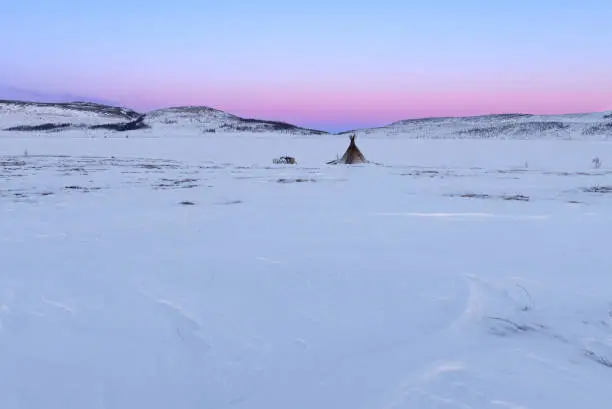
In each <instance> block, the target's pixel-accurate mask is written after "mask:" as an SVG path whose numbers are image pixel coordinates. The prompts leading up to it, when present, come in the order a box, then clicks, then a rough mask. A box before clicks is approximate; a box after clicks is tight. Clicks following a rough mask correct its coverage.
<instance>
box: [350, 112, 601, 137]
mask: <svg viewBox="0 0 612 409" xmlns="http://www.w3.org/2000/svg"><path fill="white" fill-rule="evenodd" d="M358 132H359V133H361V134H366V135H375V136H380V135H385V136H394V135H401V137H403V138H405V137H408V138H413V139H533V138H534V137H537V139H608V138H611V137H612V114H611V113H605V112H598V113H585V114H565V115H531V114H498V115H481V116H471V117H440V118H420V119H407V120H402V121H397V122H393V123H391V124H389V125H387V126H383V127H380V128H370V129H361V130H358ZM343 133H348V132H343Z"/></svg>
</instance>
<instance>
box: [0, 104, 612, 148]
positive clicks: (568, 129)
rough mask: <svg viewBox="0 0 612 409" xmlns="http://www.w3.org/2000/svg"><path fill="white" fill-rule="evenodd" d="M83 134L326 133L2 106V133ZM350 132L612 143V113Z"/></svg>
mask: <svg viewBox="0 0 612 409" xmlns="http://www.w3.org/2000/svg"><path fill="white" fill-rule="evenodd" d="M83 129H86V130H89V131H96V130H100V131H105V132H125V131H137V130H141V131H143V132H145V134H147V135H167V133H168V132H172V133H177V134H181V135H192V136H194V135H196V136H197V135H202V134H208V133H217V132H219V133H237V132H248V133H262V132H266V133H284V134H293V135H323V134H327V132H325V131H320V130H315V129H308V128H303V127H299V126H296V125H292V124H288V123H285V122H279V121H269V120H263V119H253V118H243V117H240V116H237V115H233V114H230V113H228V112H224V111H221V110H218V109H214V108H209V107H203V106H184V107H171V108H164V109H159V110H154V111H150V112H147V113H138V112H136V111H133V110H131V109H127V108H121V107H114V106H109V105H103V104H98V103H90V102H70V103H41V102H23V101H3V100H0V130H5V131H28V132H45V133H47V132H59V131H66V130H83ZM157 131H160V133H159V134H158V133H157ZM161 132H163V134H162V133H161ZM348 132H358V133H359V134H361V135H371V136H374V137H382V136H384V137H394V136H398V137H401V138H409V139H519V140H521V139H561V140H570V139H589V140H602V139H609V138H612V113H610V112H607V113H606V112H596V113H583V114H565V115H532V114H496V115H481V116H470V117H440V118H419V119H406V120H401V121H397V122H393V123H391V124H389V125H386V126H382V127H378V128H367V129H358V130H355V131H346V132H341V133H340V134H346V133H348Z"/></svg>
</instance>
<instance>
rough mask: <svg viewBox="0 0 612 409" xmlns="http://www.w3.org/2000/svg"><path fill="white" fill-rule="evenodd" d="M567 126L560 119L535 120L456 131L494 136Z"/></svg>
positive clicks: (488, 136) (529, 132) (542, 130)
mask: <svg viewBox="0 0 612 409" xmlns="http://www.w3.org/2000/svg"><path fill="white" fill-rule="evenodd" d="M567 128H569V125H567V124H565V123H563V122H559V121H534V122H524V123H517V124H502V125H493V126H487V127H477V128H471V129H463V130H460V131H457V132H456V133H457V134H458V135H469V136H477V137H480V138H492V137H495V136H499V135H504V134H533V133H538V132H546V131H555V130H563V129H567Z"/></svg>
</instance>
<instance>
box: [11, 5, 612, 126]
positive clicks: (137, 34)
mask: <svg viewBox="0 0 612 409" xmlns="http://www.w3.org/2000/svg"><path fill="white" fill-rule="evenodd" d="M6 1H7V0H5V2H4V4H3V5H2V9H1V11H2V12H1V13H0V35H2V37H3V38H4V39H6V41H5V42H4V44H3V47H2V49H1V50H0V85H8V86H14V87H19V88H24V89H31V90H34V91H39V92H45V93H54V92H56V93H62V94H63V93H69V94H75V95H89V96H91V97H92V98H100V99H105V100H113V101H118V103H121V104H123V105H127V106H130V107H134V108H137V109H141V110H146V109H151V108H156V107H161V106H167V105H200V104H201V105H208V106H213V107H217V108H221V109H225V110H228V111H231V112H233V113H237V114H239V115H246V116H259V117H262V116H263V117H268V118H270V119H281V120H288V121H292V122H295V123H299V124H303V125H308V126H315V127H316V126H318V127H324V128H328V129H331V128H347V127H353V126H362V125H377V124H383V123H386V122H389V121H391V120H396V119H403V118H409V117H415V116H429V115H444V114H446V115H455V114H458V115H459V114H477V113H491V112H497V111H506V112H507V111H524V112H526V111H530V112H534V111H539V112H542V113H547V112H553V111H554V112H561V111H568V112H569V111H572V112H573V111H592V110H605V109H612V78H611V77H612V76H611V75H610V67H612V53H610V51H609V47H610V44H611V43H612V28H611V27H612V25H611V24H610V23H609V16H610V15H612V2H610V1H583V2H580V1H565V2H564V1H546V0H543V1H542V0H540V1H537V2H528V1H513V2H510V1H507V2H491V1H461V2H457V1H431V2H420V1H419V2H407V1H390V0H380V1H377V2H351V1H321V0H313V1H309V2H300V3H299V4H296V3H294V2H288V1H272V0H268V1H265V0H264V1H258V2H237V1H230V0H226V1H180V0H178V1H173V2H169V1H163V2H161V1H147V2H144V1H129V2H125V1H117V0H106V1H104V2H100V3H96V4H94V2H84V1H69V0H55V1H40V0H39V1H34V0H8V3H7V2H6ZM0 97H1V95H0ZM560 99H564V100H566V101H565V103H564V104H561V103H560Z"/></svg>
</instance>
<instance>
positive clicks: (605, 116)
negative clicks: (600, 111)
mask: <svg viewBox="0 0 612 409" xmlns="http://www.w3.org/2000/svg"><path fill="white" fill-rule="evenodd" d="M604 119H612V112H610V113H609V114H606V115H604Z"/></svg>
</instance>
